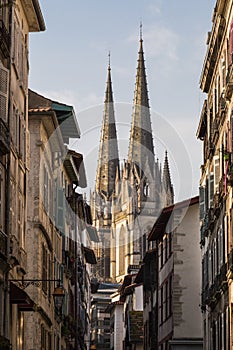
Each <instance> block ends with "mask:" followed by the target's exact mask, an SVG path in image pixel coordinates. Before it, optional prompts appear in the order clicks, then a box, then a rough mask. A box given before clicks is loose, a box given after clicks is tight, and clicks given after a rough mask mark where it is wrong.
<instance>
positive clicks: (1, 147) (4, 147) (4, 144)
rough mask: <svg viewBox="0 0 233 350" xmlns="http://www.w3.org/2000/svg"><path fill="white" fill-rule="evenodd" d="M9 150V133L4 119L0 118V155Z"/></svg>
mask: <svg viewBox="0 0 233 350" xmlns="http://www.w3.org/2000/svg"><path fill="white" fill-rule="evenodd" d="M9 152H10V135H9V131H8V128H7V127H6V125H5V123H4V121H3V120H2V119H0V155H2V156H3V155H5V154H7V153H9Z"/></svg>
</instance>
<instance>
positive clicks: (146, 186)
mask: <svg viewBox="0 0 233 350" xmlns="http://www.w3.org/2000/svg"><path fill="white" fill-rule="evenodd" d="M143 194H144V196H145V197H150V187H149V184H148V182H145V183H144V186H143Z"/></svg>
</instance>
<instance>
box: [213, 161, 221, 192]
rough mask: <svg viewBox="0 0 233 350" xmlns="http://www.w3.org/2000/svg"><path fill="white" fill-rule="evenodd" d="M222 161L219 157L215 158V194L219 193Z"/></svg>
mask: <svg viewBox="0 0 233 350" xmlns="http://www.w3.org/2000/svg"><path fill="white" fill-rule="evenodd" d="M219 180H220V161H219V157H215V158H214V193H219Z"/></svg>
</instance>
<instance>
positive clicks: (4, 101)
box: [0, 65, 9, 123]
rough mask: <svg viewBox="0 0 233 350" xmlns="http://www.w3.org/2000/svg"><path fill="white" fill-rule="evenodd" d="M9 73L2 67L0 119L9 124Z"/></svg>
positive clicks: (0, 71)
mask: <svg viewBox="0 0 233 350" xmlns="http://www.w3.org/2000/svg"><path fill="white" fill-rule="evenodd" d="M8 82H9V71H8V69H6V68H5V67H3V66H2V65H0V118H1V119H2V120H4V122H5V123H7V114H8V85H9V84H8Z"/></svg>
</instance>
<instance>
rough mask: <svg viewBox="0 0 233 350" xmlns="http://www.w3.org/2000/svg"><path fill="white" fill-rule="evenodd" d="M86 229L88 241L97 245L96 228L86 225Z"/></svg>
mask: <svg viewBox="0 0 233 350" xmlns="http://www.w3.org/2000/svg"><path fill="white" fill-rule="evenodd" d="M86 227H87V232H88V234H89V237H90V240H91V241H92V242H96V243H98V242H99V237H98V234H97V231H96V228H95V227H93V226H91V225H86Z"/></svg>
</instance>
